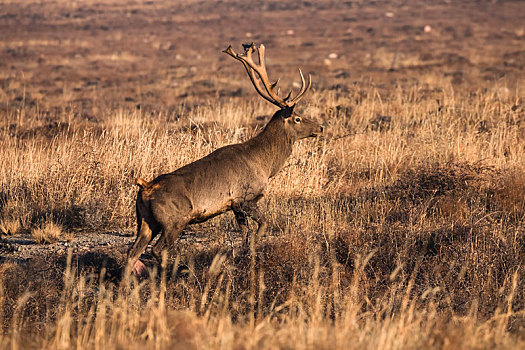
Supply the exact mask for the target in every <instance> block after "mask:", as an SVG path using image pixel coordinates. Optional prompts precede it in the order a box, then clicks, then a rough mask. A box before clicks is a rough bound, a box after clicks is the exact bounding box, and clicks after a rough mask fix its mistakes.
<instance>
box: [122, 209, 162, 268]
mask: <svg viewBox="0 0 525 350" xmlns="http://www.w3.org/2000/svg"><path fill="white" fill-rule="evenodd" d="M137 221H138V222H137V230H138V231H137V238H136V239H135V242H134V243H133V245H132V246H131V248H130V249H129V251H128V259H127V260H128V262H127V269H128V270H131V269H134V270H137V266H136V264H137V263H138V262H139V257H140V256H141V255H142V253H144V251H145V250H146V247H147V246H148V244H149V243H150V242H151V241H152V240H153V238H155V236H156V235H157V234H158V233H159V231H160V229H159V228H158V227H152V225H151V224H150V223H148V222H146V220H144V218H142V217H140V216H139V217H137ZM128 272H131V271H128ZM135 272H137V271H135Z"/></svg>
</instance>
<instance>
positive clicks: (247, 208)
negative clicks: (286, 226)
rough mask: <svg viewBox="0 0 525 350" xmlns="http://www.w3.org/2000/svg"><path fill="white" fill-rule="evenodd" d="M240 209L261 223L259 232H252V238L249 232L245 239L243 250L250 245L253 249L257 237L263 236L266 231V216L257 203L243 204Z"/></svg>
mask: <svg viewBox="0 0 525 350" xmlns="http://www.w3.org/2000/svg"><path fill="white" fill-rule="evenodd" d="M240 211H242V213H243V214H244V215H245V216H248V217H250V218H251V219H252V220H254V221H255V222H257V224H258V225H259V227H258V228H257V232H256V233H255V234H252V237H251V238H250V237H249V236H250V235H249V234H247V235H246V237H245V238H244V241H243V250H244V249H245V248H248V247H250V250H253V249H252V246H253V247H255V244H256V242H257V238H258V237H262V236H263V235H264V232H265V231H266V226H267V222H266V216H264V214H263V213H261V211H260V210H259V208H258V207H257V204H255V203H249V204H245V205H242V206H241V210H240ZM236 217H237V216H236Z"/></svg>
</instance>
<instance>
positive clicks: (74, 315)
mask: <svg viewBox="0 0 525 350" xmlns="http://www.w3.org/2000/svg"><path fill="white" fill-rule="evenodd" d="M119 1H122V0H115V1H109V2H107V4H105V5H104V6H105V7H104V9H105V10H106V11H105V12H104V13H105V14H106V15H105V16H107V19H106V17H104V18H102V17H100V16H97V15H96V13H98V12H99V11H100V9H99V8H96V9H94V10H93V12H88V11H87V10H85V9H88V8H92V6H94V5H93V4H92V3H91V2H89V1H88V2H85V4H84V5H85V8H84V7H80V6H78V5H64V4H54V5H46V4H44V3H40V4H37V5H35V6H36V7H35V8H34V9H33V7H31V6H29V5H28V9H32V10H31V11H29V12H28V13H30V14H31V16H33V17H31V18H34V19H31V20H28V23H33V22H31V21H33V20H35V21H37V22H38V18H41V20H42V21H49V22H50V23H65V24H67V25H70V27H68V29H70V30H64V31H62V32H63V33H58V31H56V29H55V31H54V32H52V34H53V35H57V37H58V38H61V39H60V40H55V39H53V40H51V39H45V38H40V37H39V36H38V35H37V33H34V32H33V31H32V29H31V30H29V31H28V34H27V35H28V38H24V37H22V38H17V37H16V35H22V34H16V33H15V34H13V35H14V37H13V38H12V39H9V40H8V39H6V40H5V41H2V42H1V45H2V46H1V47H2V48H5V50H6V51H5V52H4V51H2V52H0V55H2V54H3V55H6V57H7V58H5V61H6V62H9V64H5V65H4V66H0V68H1V69H0V80H1V83H2V84H1V85H0V120H1V124H0V159H2V162H0V223H1V225H0V229H1V232H2V233H3V234H5V235H13V234H18V235H20V236H23V235H21V233H28V234H29V233H33V234H34V233H39V235H40V236H42V237H46V238H42V239H43V240H44V241H45V240H46V239H47V241H50V239H51V237H53V236H56V238H55V239H59V240H62V239H63V238H67V237H68V236H70V235H71V233H72V232H77V233H76V235H85V236H87V235H97V232H100V231H104V232H107V231H115V232H118V233H122V232H124V233H129V232H133V231H134V227H135V217H134V208H133V206H134V200H135V196H136V188H135V186H134V185H133V180H134V178H136V177H138V176H140V177H143V178H145V179H148V180H149V179H152V178H153V177H155V176H156V175H158V174H161V173H165V172H168V171H172V170H174V169H176V168H178V167H180V166H182V165H184V164H187V163H188V162H191V161H193V160H195V159H198V158H199V157H202V156H204V155H206V154H208V153H209V152H211V151H213V150H214V149H216V148H218V147H220V146H223V145H226V144H230V143H234V142H241V141H244V140H246V139H248V138H250V137H252V136H254V135H256V134H257V133H258V132H259V131H260V130H261V128H262V127H263V126H264V124H265V122H266V121H267V120H268V117H269V116H270V115H271V113H272V112H273V109H272V107H270V106H269V105H268V104H266V103H265V102H262V101H259V100H258V97H256V96H255V93H253V92H252V91H251V90H249V88H248V84H249V83H248V82H247V79H246V77H245V76H244V75H245V72H243V71H242V70H241V67H239V66H237V65H236V64H235V63H233V62H227V61H226V59H225V58H222V59H223V60H222V61H221V58H217V55H219V54H218V53H217V52H218V50H219V49H222V48H224V47H226V45H227V44H228V43H229V42H228V40H231V38H235V40H236V41H235V42H237V41H245V38H244V32H243V33H241V38H239V36H238V35H239V34H238V33H230V32H229V30H230V29H228V28H229V27H230V25H225V24H224V23H223V22H222V21H233V19H235V21H237V20H239V21H240V23H239V24H237V25H236V26H235V30H236V31H237V30H238V29H237V28H244V29H245V30H246V31H252V30H253V29H250V28H251V26H252V20H253V18H250V21H249V23H248V24H246V23H245V22H244V21H245V20H244V18H245V17H246V16H245V15H244V12H243V11H241V10H243V9H244V8H243V7H242V6H241V5H240V3H236V2H235V1H234V0H228V1H225V2H221V4H220V6H219V5H217V6H219V7H218V10H217V11H223V13H225V16H226V17H224V18H223V17H220V16H218V15H217V17H214V16H213V15H210V13H216V12H213V11H208V10H209V9H208V7H207V6H211V5H209V4H207V2H199V3H194V2H191V4H192V6H194V7H192V9H191V11H193V12H194V15H195V16H190V13H187V12H186V11H190V10H188V8H189V7H191V6H185V7H184V8H178V7H176V6H179V5H177V4H173V3H171V2H156V1H153V2H144V3H142V2H140V3H133V4H131V5H130V7H129V17H125V22H126V23H127V22H128V21H129V23H131V24H126V25H129V27H122V28H120V27H119V26H116V25H115V27H113V24H112V25H108V23H109V22H111V23H120V24H119V25H124V24H123V22H115V21H118V19H119V18H124V17H123V16H122V13H121V12H120V10H121V7H120V6H119ZM25 3H32V1H31V0H27V1H26V2H24V4H25ZM10 4H11V3H10V2H6V13H7V12H9V13H15V14H17V13H22V12H24V11H20V10H24V9H25V8H24V7H23V6H22V5H20V6H21V7H17V6H18V5H16V3H15V2H13V4H11V5H12V6H11V5H10ZM68 4H69V3H68ZM166 4H167V5H166ZM184 4H186V3H185V2H184ZM348 4H350V2H330V3H329V2H323V1H319V2H313V3H311V6H314V7H315V11H314V12H315V16H314V15H312V14H311V13H310V12H309V11H310V10H309V9H306V10H305V8H307V5H305V4H301V5H299V4H296V5H292V4H289V5H288V4H284V3H283V4H281V2H277V1H275V2H274V1H268V2H265V6H266V7H267V11H268V12H266V14H267V16H266V18H265V21H268V23H267V24H266V27H265V28H266V29H265V30H266V36H264V38H268V41H269V42H268V45H267V47H268V53H267V55H268V56H269V59H273V61H271V62H270V61H268V66H271V67H272V69H275V70H272V72H270V75H273V73H274V72H288V71H290V72H291V71H292V69H291V68H290V69H288V68H289V67H292V66H293V67H295V66H296V65H297V64H298V62H299V63H300V65H301V66H303V65H304V67H306V68H305V70H304V71H305V72H307V71H312V72H314V73H315V74H314V77H313V78H314V82H315V84H314V87H313V91H312V92H311V93H310V94H309V95H308V97H306V98H305V100H304V103H303V104H302V105H301V106H298V108H299V112H301V113H304V114H307V115H311V116H314V117H316V118H318V119H321V120H322V121H323V122H324V123H325V124H326V126H327V128H326V130H327V135H326V137H325V138H323V139H320V140H304V141H301V142H299V143H298V144H297V145H296V146H295V150H294V153H293V155H292V157H291V158H290V159H289V161H288V163H287V165H286V167H285V168H284V169H283V170H282V171H281V172H280V173H279V174H278V175H277V176H276V178H275V179H273V180H272V182H271V184H270V186H269V188H268V195H267V196H266V198H265V200H264V201H263V203H262V204H261V205H262V209H263V210H264V212H265V213H266V214H267V215H268V218H269V232H268V234H267V237H265V238H263V239H261V240H260V244H259V245H258V247H257V249H256V254H255V255H254V256H250V255H249V254H243V253H239V254H236V255H235V256H232V254H231V249H230V248H229V246H228V244H227V243H228V242H227V241H228V239H230V238H231V237H233V238H234V239H238V238H237V229H236V227H235V225H234V224H233V220H232V219H233V216H232V215H230V214H226V215H223V216H220V217H217V218H215V219H213V220H211V221H208V222H206V223H204V224H202V225H196V226H193V227H191V228H190V229H189V230H188V232H186V233H187V236H189V237H190V238H188V239H185V240H181V241H180V244H179V248H178V251H177V252H174V254H173V256H171V257H170V259H168V260H167V261H166V263H165V266H166V268H165V269H163V270H162V272H161V273H160V275H159V274H157V273H156V272H153V273H152V274H151V278H150V280H147V281H143V282H141V283H139V282H138V281H133V280H132V281H129V280H125V281H124V282H122V283H121V282H120V281H121V277H122V276H121V272H122V267H123V266H124V254H125V252H126V249H127V247H126V246H109V247H105V248H100V247H99V248H97V249H87V250H77V251H73V252H71V253H70V254H55V253H53V251H51V250H49V251H47V250H46V249H47V248H49V247H50V246H45V248H46V249H41V248H42V247H38V248H39V249H41V250H39V252H40V253H38V254H36V255H35V256H33V257H32V258H31V259H29V260H27V261H21V260H17V259H14V258H11V257H12V256H13V255H10V254H13V253H12V251H11V250H12V248H13V247H11V246H8V245H7V244H4V243H3V242H0V253H1V254H2V255H0V305H2V307H1V308H0V324H1V325H2V332H1V333H0V348H12V349H17V348H57V349H62V348H64V349H65V348H67V349H70V348H78V349H97V348H104V349H106V348H107V349H118V348H141V349H142V348H146V349H150V348H151V349H153V348H155V349H162V348H174V349H177V348H180V349H192V348H193V349H201V348H213V349H219V348H221V349H276V348H288V349H289V348H297V349H312V348H321V349H323V348H326V349H349V348H350V349H353V348H355V349H363V348H367V349H377V348H380V349H400V348H402V349H421V348H435V349H437V348H440V349H441V348H447V349H459V348H461V349H463V348H472V349H493V348H499V349H515V348H524V347H525V315H524V313H525V290H524V288H523V286H524V282H525V280H524V276H525V275H524V273H525V271H524V270H523V269H524V266H525V235H524V233H525V226H524V222H525V177H524V176H523V174H524V173H525V162H524V158H523V153H524V151H525V137H524V135H525V134H524V132H525V129H524V127H525V85H524V81H525V76H524V74H523V64H525V61H524V57H525V56H524V55H523V52H521V51H518V49H516V47H519V45H521V44H522V40H523V39H522V35H521V34H520V33H522V31H523V25H522V24H521V21H517V20H516V18H515V17H516V16H518V15H517V14H519V13H522V11H521V12H520V11H518V9H517V8H518V7H519V6H520V5H519V3H514V2H513V3H504V4H501V6H502V8H501V11H499V9H498V11H495V12H494V11H493V13H497V14H500V13H504V14H505V16H506V17H505V16H499V15H494V16H490V18H487V16H486V13H488V12H487V11H486V10H485V7H483V6H481V7H479V8H478V7H477V6H475V5H471V4H470V3H469V4H463V5H464V6H463V5H462V6H458V7H453V6H452V5H446V4H437V3H436V4H432V5H430V4H429V5H428V6H430V9H429V11H428V13H432V18H430V17H429V18H423V17H422V16H424V14H423V13H421V14H420V13H419V12H418V11H419V10H418V11H416V9H419V7H417V6H419V5H418V4H417V3H416V2H414V3H412V2H409V5H410V6H404V5H403V4H405V2H403V4H401V5H399V6H400V7H399V8H397V7H396V8H394V9H392V8H390V7H389V6H390V5H388V6H387V5H382V4H379V5H378V4H377V3H374V4H375V5H374V4H368V3H361V2H352V4H353V5H352V6H351V7H349V8H346V7H345V6H347V5H348ZM8 5H9V6H8ZM48 6H49V7H48ZM53 6H58V9H60V11H54V9H55V8H54V7H53ZM170 6H174V8H175V9H176V10H177V11H172V12H170V11H169V10H170ZM181 6H182V5H181ZM221 6H224V7H221ZM280 6H282V8H281V7H280ZM294 6H295V7H294ZM348 6H350V5H348ZM392 6H393V5H392ZM396 6H397V5H396ZM484 6H485V5H484ZM486 6H487V7H491V6H494V5H492V4H486ZM498 6H499V5H498ZM95 7H96V6H95ZM480 9H481V10H480ZM343 10H344V11H343ZM431 10H432V11H431ZM17 11H18V12H17ZM39 11H42V14H40V12H39ZM46 11H47V12H46ZM386 11H393V13H395V14H394V16H393V17H385V12H386ZM461 11H463V12H461ZM465 11H466V12H468V16H466V15H465V16H461V15H459V14H460V12H461V13H465ZM24 13H25V12H24ZM46 13H47V15H45V14H46ZM312 13H313V12H312ZM414 13H416V14H417V15H414ZM425 13H426V12H425ZM456 13H458V15H456ZM318 14H319V15H318ZM437 14H439V15H437ZM303 15H304V16H303ZM471 15H472V17H471ZM24 16H26V15H24ZM24 16H22V17H23V18H26V17H24ZM27 16H29V15H27ZM39 16H43V17H39ZM89 16H92V17H89ZM142 16H144V17H142ZM228 16H231V18H230V17H228ZM290 16H293V18H298V17H300V18H304V20H303V21H300V23H297V27H296V28H295V32H294V33H295V34H294V35H291V34H290V35H288V34H286V36H284V37H283V34H282V33H287V31H288V30H289V29H290V28H288V27H286V26H285V25H284V24H283V23H290V20H289V19H290ZM309 16H310V17H309ZM312 16H314V17H312ZM318 16H320V17H318ZM410 16H412V17H410ZM414 16H415V17H414ZM458 16H459V17H458ZM482 16H484V17H482ZM8 17H9V16H6V18H8ZM467 17H468V18H469V19H470V18H473V19H472V20H471V21H468V20H466V19H467ZM518 17H519V16H518ZM13 18H16V16H15V17H13ZM189 18H191V20H188V19H189ZM480 18H482V19H483V20H479V19H480ZM509 18H510V19H509ZM512 18H514V19H515V20H516V21H515V23H514V22H512V20H511V19H512ZM88 19H89V21H88ZM474 19H476V20H474ZM10 21H14V20H10ZM104 21H108V23H106V22H104ZM170 21H171V22H170ZM316 21H317V22H316ZM324 21H326V23H327V22H332V23H330V25H329V26H328V27H327V24H326V23H325V22H324ZM425 21H428V23H429V24H430V25H431V26H432V28H433V29H432V31H431V32H430V33H429V34H428V35H427V34H424V33H423V32H422V28H423V26H424V25H426V24H427V22H425ZM432 21H433V22H432ZM448 21H450V23H449V22H448ZM486 21H490V25H489V24H487V22H486ZM498 21H499V22H498ZM87 22H89V25H90V26H91V27H86V26H87V25H88V23H87ZM441 22H443V23H444V24H443V25H441ZM518 22H519V23H518ZM9 23H12V22H9ZM17 23H18V22H17ZM38 23H40V22H38ZM170 23H175V24H176V26H175V25H174V26H175V27H176V28H179V27H178V26H180V27H181V28H185V29H186V31H180V32H179V31H178V29H173V28H172V29H173V31H172V32H174V34H173V35H174V36H175V35H180V37H176V39H177V40H175V39H173V38H171V37H170V36H169V35H170V33H171V31H170V30H169V29H170V28H171V27H169V25H170ZM235 23H237V22H235ZM265 23H266V22H265ZM446 24H449V25H448V26H446ZM305 26H308V28H305ZM51 27H53V26H49V28H51ZM23 28H26V27H23ZM38 28H40V27H38ZM46 28H48V26H44V27H42V30H51V29H46ZM86 28H87V29H86ZM126 28H127V29H126ZM136 28H139V29H137V30H138V32H135V29H136ZM166 28H167V29H166ZM218 28H220V30H219V29H218ZM86 30H89V31H90V32H89V33H92V34H93V35H85V31H86ZM201 31H202V32H201ZM213 31H217V33H215V32H213ZM223 31H224V32H223ZM212 32H213V33H212ZM17 33H18V32H17ZM20 33H25V32H23V31H22V29H21V30H20ZM46 33H47V32H46ZM144 33H149V34H147V35H146V34H144ZM151 33H156V35H157V37H155V36H154V35H150V34H151ZM189 33H198V34H199V40H202V45H201V46H202V47H203V51H202V52H201V51H198V52H197V51H195V42H197V39H196V38H195V37H192V36H190V35H189ZM59 34H60V35H62V36H63V37H61V36H60V35H59ZM142 34H144V35H142ZM69 35H71V37H69ZM217 35H218V36H219V37H220V38H219V39H216V36H217ZM255 35H257V34H255ZM425 35H427V36H425ZM49 37H53V38H54V36H49ZM329 37H331V38H333V41H334V42H337V45H335V46H334V44H330V43H331V42H332V41H331V40H328V39H327V38H329ZM250 38H251V37H250ZM258 39H259V38H258V37H256V38H254V40H258ZM100 40H106V42H107V43H108V44H107V45H106V44H104V45H101V44H100ZM184 40H185V41H184ZM206 40H208V41H206ZM212 40H213V42H212ZM199 42H200V41H199ZM217 42H219V43H222V42H224V43H225V45H222V44H221V45H219V46H221V47H220V48H219V47H218V46H217V45H218V44H217ZM458 43H460V44H461V45H459V44H458ZM463 43H465V45H463ZM171 44H173V45H171ZM178 45H180V46H178ZM330 45H332V46H330ZM340 45H343V48H344V50H343V49H341V52H339V51H337V50H339V49H340ZM458 45H459V46H461V47H459V46H458ZM59 46H60V47H61V48H62V49H61V50H62V51H61V50H58V49H57V47H59ZM172 46H174V47H175V49H174V48H172ZM216 46H217V47H216ZM223 46H224V47H223ZM393 46H395V47H393ZM109 48H111V49H109ZM296 49H297V50H296ZM336 49H337V50H336ZM82 50H85V51H82ZM112 50H113V51H112ZM152 50H153V51H154V52H153V53H152ZM329 50H330V51H329ZM332 50H334V51H337V53H338V54H339V56H337V55H336V56H332V57H338V58H327V53H329V52H332ZM296 51H297V52H296ZM284 52H286V54H280V53H284ZM292 52H293V54H292ZM40 54H41V55H42V56H41V59H39V58H38V57H40V56H39V55H40ZM201 54H202V55H201ZM176 55H179V56H180V57H179V56H176ZM2 57H3V56H2ZM19 62H21V63H19ZM35 62H37V63H38V62H39V63H38V64H37V63H35ZM153 62H154V63H153ZM350 62H351V63H350ZM19 64H21V65H25V66H23V67H22V68H23V69H22V68H21V67H20V66H19ZM11 67H14V68H11ZM283 67H284V68H283ZM11 69H12V70H13V71H11ZM17 69H19V70H22V71H24V72H25V73H24V74H25V75H24V76H20V73H19V71H18V70H17ZM210 73H213V75H212V77H211V78H210ZM97 74H98V75H97ZM285 74H286V73H285ZM285 74H283V75H285ZM294 74H296V73H295V72H294ZM92 75H97V76H96V77H95V78H94V77H93V76H92ZM288 78H289V79H288ZM293 78H295V79H296V77H295V75H294V76H293ZM290 79H292V76H291V74H290V76H289V77H287V76H286V75H285V76H284V78H283V81H289V80H290ZM301 108H302V110H301ZM53 223H55V224H53ZM252 228H253V227H252ZM195 237H197V238H195ZM203 237H204V238H205V239H202V238H203ZM51 240H52V239H51ZM28 249H29V248H28ZM35 249H36V248H35ZM4 253H5V254H4ZM143 260H144V261H145V262H146V264H147V265H148V266H155V264H153V263H152V262H151V256H150V255H149V254H148V253H147V254H145V255H144V257H143ZM252 263H253V265H252ZM250 266H252V267H250Z"/></svg>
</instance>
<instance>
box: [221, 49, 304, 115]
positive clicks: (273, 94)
mask: <svg viewBox="0 0 525 350" xmlns="http://www.w3.org/2000/svg"><path fill="white" fill-rule="evenodd" d="M243 47H244V54H243V55H240V54H238V53H236V52H235V51H233V49H232V46H231V45H229V46H228V48H227V49H226V50H224V51H223V52H225V53H227V54H228V55H230V56H232V57H233V58H235V59H236V60H238V61H241V62H242V64H243V65H244V68H246V71H247V72H248V76H249V77H250V80H251V81H252V84H253V86H254V87H255V90H257V92H258V93H259V95H261V96H262V97H263V98H264V99H265V100H267V101H268V102H270V103H273V104H274V105H276V106H278V107H280V108H286V107H291V106H293V105H295V104H296V103H297V102H299V101H300V100H301V99H302V98H303V97H304V94H305V93H306V92H307V91H308V90H309V89H310V86H311V85H312V79H311V77H310V75H308V83H306V82H305V79H304V76H303V72H301V70H300V69H299V75H300V76H301V89H300V90H299V92H298V93H297V95H296V96H295V97H294V98H291V97H292V90H290V92H289V93H288V95H287V96H286V97H284V98H281V97H279V89H278V88H277V84H278V83H279V79H277V80H276V81H275V83H273V84H271V83H270V79H269V78H268V73H267V72H266V64H265V62H264V52H265V47H264V45H262V44H261V45H260V46H259V47H256V46H255V44H253V43H252V44H249V45H246V44H243ZM255 51H257V53H258V55H259V64H258V65H257V64H256V63H255V62H254V61H253V58H252V54H253V53H254V52H255ZM256 74H257V75H256ZM257 76H258V77H257ZM260 83H262V84H263V87H264V89H263V88H262V87H261V84H260ZM276 88H277V91H276Z"/></svg>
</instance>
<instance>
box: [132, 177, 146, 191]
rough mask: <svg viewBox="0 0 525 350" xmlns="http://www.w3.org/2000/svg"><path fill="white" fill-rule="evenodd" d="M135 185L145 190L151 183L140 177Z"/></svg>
mask: <svg viewBox="0 0 525 350" xmlns="http://www.w3.org/2000/svg"><path fill="white" fill-rule="evenodd" d="M135 185H137V186H139V187H140V188H141V189H145V188H146V187H148V186H149V182H147V181H146V180H144V179H141V178H140V177H137V178H136V179H135Z"/></svg>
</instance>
